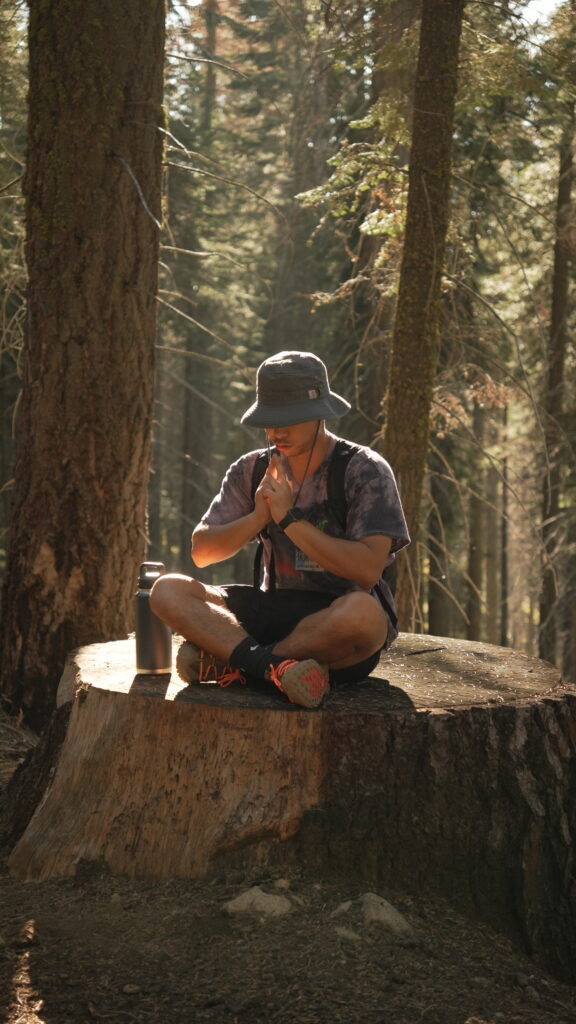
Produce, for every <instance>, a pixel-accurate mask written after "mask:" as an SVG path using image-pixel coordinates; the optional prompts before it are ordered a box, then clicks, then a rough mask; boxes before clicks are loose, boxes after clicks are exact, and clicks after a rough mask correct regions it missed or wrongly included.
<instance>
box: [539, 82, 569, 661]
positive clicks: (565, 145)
mask: <svg viewBox="0 0 576 1024" xmlns="http://www.w3.org/2000/svg"><path fill="white" fill-rule="evenodd" d="M575 128H576V120H575V105H574V101H572V102H571V103H570V104H569V107H568V111H567V123H566V127H565V129H564V133H563V136H562V141H561V145H560V170H559V176H558V191H557V198H556V241H555V244H554V265H553V270H552V309H551V317H550V336H549V343H548V375H547V381H546V394H545V398H544V406H545V411H546V452H547V455H548V466H547V467H546V472H545V473H544V483H543V488H542V528H541V535H542V553H543V564H542V584H541V594H540V632H539V653H540V656H541V657H542V658H546V660H547V661H555V660H556V657H557V655H558V651H557V635H558V628H557V611H558V596H559V591H558V580H557V574H558V566H557V565H556V559H555V554H556V550H557V548H558V543H559V529H560V525H559V521H558V514H559V511H560V499H561V489H562V478H563V449H564V444H563V438H562V429H561V426H560V420H561V417H562V409H563V404H564V365H565V361H566V349H567V344H568V329H567V325H568V314H569V306H570V303H569V281H570V263H571V247H570V234H571V232H573V231H574V213H573V210H572V208H571V194H572V181H573V178H574V131H575Z"/></svg>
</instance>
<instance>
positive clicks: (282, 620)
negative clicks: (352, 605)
mask: <svg viewBox="0 0 576 1024" xmlns="http://www.w3.org/2000/svg"><path fill="white" fill-rule="evenodd" d="M215 589H216V590H218V591H219V592H220V593H221V594H222V596H223V598H224V600H225V601H226V605H227V607H228V608H229V610H230V611H231V612H232V614H233V615H234V616H235V617H236V618H237V619H238V622H239V623H240V625H241V626H242V628H243V629H245V630H246V632H247V633H248V635H249V636H252V637H254V639H255V640H257V641H258V643H259V644H275V643H278V641H279V640H283V639H284V637H285V636H288V634H289V633H291V632H292V630H293V629H294V628H295V627H296V626H297V625H298V623H299V622H300V621H301V619H305V618H306V616H307V615H313V614H314V612H319V611H322V609H323V608H328V607H329V605H331V604H332V602H333V601H335V600H336V598H338V597H341V596H342V595H340V594H327V593H321V592H319V591H313V590H274V591H271V592H270V593H269V592H268V591H266V590H256V589H255V588H254V587H250V586H248V585H246V584H243V583H231V584H229V585H228V586H221V587H216V588H215ZM375 600H377V599H376V598H375ZM395 635H396V633H395V631H394V630H393V627H392V624H391V623H389V625H388V637H387V639H386V644H385V645H384V646H385V647H388V646H389V645H390V643H391V642H392V640H393V639H394V636H395ZM381 649H382V650H383V649H384V648H381ZM379 660H380V650H378V651H376V652H375V653H374V654H371V655H370V657H369V658H365V659H364V661H359V662H358V663H357V664H356V665H349V666H348V667H347V668H341V669H331V671H330V682H331V683H345V682H346V683H357V682H359V681H360V680H361V679H366V677H367V676H369V675H370V673H371V672H372V670H373V669H374V668H375V667H376V665H377V664H378V662H379Z"/></svg>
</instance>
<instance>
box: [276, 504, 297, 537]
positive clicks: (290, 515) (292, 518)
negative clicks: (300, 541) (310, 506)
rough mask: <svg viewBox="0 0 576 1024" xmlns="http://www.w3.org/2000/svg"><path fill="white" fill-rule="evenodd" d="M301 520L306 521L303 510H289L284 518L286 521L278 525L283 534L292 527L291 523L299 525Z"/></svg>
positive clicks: (282, 520)
mask: <svg viewBox="0 0 576 1024" xmlns="http://www.w3.org/2000/svg"><path fill="white" fill-rule="evenodd" d="M299 519H304V513H303V511H302V509H301V508H289V509H288V511H287V513H286V515H285V516H284V519H281V520H280V522H279V523H277V524H276V525H277V526H278V529H279V530H282V532H284V530H285V529H286V527H287V526H290V523H297V522H298V520H299Z"/></svg>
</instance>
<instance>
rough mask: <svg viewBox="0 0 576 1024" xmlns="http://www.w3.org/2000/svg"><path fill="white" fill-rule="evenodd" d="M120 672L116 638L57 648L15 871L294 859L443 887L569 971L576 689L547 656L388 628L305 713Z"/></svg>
mask: <svg viewBox="0 0 576 1024" xmlns="http://www.w3.org/2000/svg"><path fill="white" fill-rule="evenodd" d="M133 672H134V645H133V641H131V640H127V641H117V642H115V643H110V644H96V645H92V646H90V647H88V648H85V649H84V650H82V651H80V652H78V653H77V654H76V655H75V656H74V657H71V658H70V659H69V661H68V664H67V669H66V672H65V674H64V676H63V678H62V682H61V686H60V690H59V700H60V701H62V705H61V707H62V708H64V707H66V706H69V705H70V702H71V703H72V711H71V715H70V723H69V727H68V731H67V734H66V738H65V740H64V743H63V745H62V746H61V748H60V753H59V756H58V759H57V761H56V767H55V771H54V773H53V775H52V779H51V781H50V782H49V784H48V788H47V789H45V791H44V793H43V795H42V799H41V800H40V801H39V803H38V807H37V809H36V811H35V813H34V814H33V816H32V818H31V820H30V821H29V823H28V824H27V827H25V830H24V831H23V834H21V837H20V838H19V841H18V842H17V843H16V845H15V847H14V849H13V851H12V854H11V857H10V867H11V870H12V871H13V872H15V873H16V874H18V875H20V876H24V877H26V878H29V879H36V880H40V879H44V878H50V877H58V876H62V875H71V874H74V873H75V872H76V870H77V869H78V867H79V866H80V865H81V864H82V863H83V862H86V861H92V862H99V863H101V864H102V865H105V866H107V867H108V869H109V870H111V871H113V872H119V873H123V874H127V875H130V876H137V877H138V876H139V877H143V876H148V877H153V878H169V877H173V876H202V875H205V874H210V873H218V872H222V871H225V872H226V871H228V869H229V868H231V867H242V868H244V869H246V868H248V869H254V868H255V867H263V866H266V867H267V866H272V865H276V866H278V865H284V866H290V865H298V866H300V867H302V866H304V867H306V868H307V869H309V870H310V871H314V872H315V873H317V874H319V875H320V877H333V876H338V875H344V876H346V877H347V878H348V880H349V879H350V877H353V878H355V879H357V880H358V881H362V882H364V883H370V884H372V885H384V886H386V885H393V886H396V887H402V888H405V889H406V890H407V891H410V892H414V893H417V892H418V891H422V892H426V893H427V894H430V893H437V894H441V895H443V896H445V897H448V898H449V899H450V900H451V901H452V903H453V904H454V905H456V906H457V907H458V909H459V910H461V911H463V912H465V913H468V914H470V915H472V916H475V917H477V918H480V919H482V920H484V921H486V922H488V923H489V924H491V925H492V926H494V927H496V928H498V929H500V930H502V931H504V932H506V933H508V934H509V935H511V936H512V937H513V938H515V939H516V941H519V942H521V943H523V944H524V945H525V946H527V947H528V949H529V950H530V951H531V952H532V953H533V954H534V955H536V956H537V957H538V958H539V959H540V960H541V961H542V962H543V963H545V964H546V965H547V966H548V967H549V968H551V969H553V970H555V971H557V972H558V973H560V974H561V975H562V976H564V977H566V978H569V979H571V980H574V979H575V977H576V972H575V968H574V965H575V963H576V957H575V954H576V924H575V921H576V916H575V913H574V912H575V910H576V906H575V900H576V886H575V878H574V843H575V841H576V786H575V785H574V780H575V774H576V759H575V747H576V691H575V690H574V688H573V687H572V688H570V687H565V686H563V685H562V684H561V682H560V678H559V674H558V671H557V670H556V669H555V668H553V667H552V666H550V665H546V664H544V663H543V662H540V661H537V660H536V659H533V658H528V657H527V656H525V655H523V654H519V653H518V652H515V651H510V650H503V649H501V648H498V647H495V646H493V645H490V644H481V643H472V642H470V641H464V640H452V639H450V640H447V639H445V638H438V637H424V636H414V635H401V636H400V638H399V639H398V641H397V643H396V645H395V647H394V648H393V649H392V651H391V652H390V653H389V654H387V655H385V656H384V658H383V659H382V661H381V663H380V666H379V668H378V671H377V676H374V677H371V678H370V679H369V680H366V681H365V682H364V683H361V684H358V685H356V686H353V687H348V688H346V687H341V688H339V689H338V690H337V691H336V692H335V693H334V694H333V695H332V696H331V697H330V699H329V701H328V702H327V703H326V704H325V705H324V706H323V707H322V709H320V710H319V711H317V712H308V711H304V710H302V709H300V708H297V707H295V706H293V705H290V704H288V703H287V701H286V699H285V698H284V697H283V696H282V695H281V694H279V693H278V692H277V691H276V690H274V688H270V687H269V686H268V687H264V686H262V687H261V688H258V689H254V688H249V687H242V686H236V685H235V686H232V687H228V688H227V689H225V690H221V689H220V688H219V687H217V686H215V685H212V686H210V685H204V686H189V687H187V686H185V685H184V684H183V683H181V682H179V681H178V680H173V679H169V680H166V679H163V680H156V681H155V680H154V679H153V678H152V677H149V676H137V677H134V675H133ZM271 689H272V692H271ZM31 761H32V759H31ZM32 769H33V770H34V775H33V779H37V778H38V768H37V765H36V766H35V765H34V764H33V763H32V767H31V770H32ZM15 781H17V782H18V785H19V786H20V787H21V788H22V787H23V788H24V789H25V787H26V768H23V770H22V771H21V773H20V775H19V778H18V780H15ZM9 797H10V794H9ZM9 805H10V806H14V807H17V806H18V801H17V800H14V799H12V801H11V803H10V804H9ZM24 826H26V823H24ZM12 831H13V832H14V829H13V830H12ZM20 831H21V832H22V828H21V829H20Z"/></svg>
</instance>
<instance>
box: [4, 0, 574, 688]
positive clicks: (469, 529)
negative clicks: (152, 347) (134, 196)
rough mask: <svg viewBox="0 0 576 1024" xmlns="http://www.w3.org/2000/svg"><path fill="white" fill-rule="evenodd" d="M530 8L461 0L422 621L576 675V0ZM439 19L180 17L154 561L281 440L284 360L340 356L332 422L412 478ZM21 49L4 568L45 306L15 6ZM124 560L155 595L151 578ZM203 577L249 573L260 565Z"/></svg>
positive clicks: (171, 33) (317, 11) (415, 590)
mask: <svg viewBox="0 0 576 1024" xmlns="http://www.w3.org/2000/svg"><path fill="white" fill-rule="evenodd" d="M530 6H531V5H527V4H524V3H522V2H518V3H509V2H503V3H502V4H492V3H478V2H474V3H469V4H467V6H466V8H465V14H464V22H463V27H462V34H461V39H460V50H459V55H458V65H459V81H458V94H457V98H456V110H455V115H454V130H453V133H452V168H451V177H450V197H451V219H450V226H449V230H448V236H447V243H446V251H445V258H444V265H443V276H442V295H441V307H440V318H441V323H440V345H439V352H438V357H437V365H436V367H435V377H434V388H433V394H432V407H431V417H430V433H429V436H428V439H427V444H428V454H427V466H426V477H425V482H424V488H423V495H422V503H421V510H420V529H419V532H418V533H417V534H416V536H415V538H414V544H413V552H414V554H413V557H412V562H411V577H410V597H411V600H410V601H409V602H408V605H409V609H410V615H409V621H405V622H404V623H403V624H402V625H403V628H404V629H415V630H421V631H428V632H430V633H432V634H435V635H445V636H456V637H467V638H469V639H472V640H486V641H489V642H494V643H500V644H503V645H511V646H515V647H517V648H520V649H521V650H525V651H527V652H528V653H530V654H540V655H541V656H542V657H544V658H546V659H547V660H550V661H554V662H556V663H557V664H558V665H559V666H560V667H561V668H562V671H563V673H564V675H565V677H566V678H567V679H571V680H574V679H576V514H575V506H576V460H575V458H574V446H575V443H576V416H575V404H576V364H575V356H574V346H573V344H571V341H572V339H573V336H574V325H575V317H576V311H575V307H574V299H573V289H572V288H571V283H572V269H573V258H574V251H575V248H576V229H575V225H574V218H573V212H572V206H571V190H572V183H573V141H574V100H575V94H576V73H575V62H574V56H573V55H574V52H575V45H574V44H575V42H576V6H575V3H574V0H566V2H564V3H560V4H558V5H557V6H556V7H555V9H554V11H553V13H552V15H551V16H550V17H549V19H548V20H546V21H534V20H533V18H532V16H530ZM419 19H420V5H419V3H417V2H416V0H414V2H412V0H411V2H395V0H376V2H374V3H368V4H367V3H364V2H361V3H351V4H343V3H339V2H337V0H334V2H332V0H323V2H313V0H285V2H282V3H279V2H274V0H251V2H250V0H246V2H244V0H240V2H236V3H233V2H227V0H202V2H197V3H188V4H187V3H171V4H170V5H169V9H168V16H167V23H166V32H167V40H166V59H165V68H164V106H165V121H164V127H163V128H162V135H163V143H164V148H163V163H162V173H163V183H162V194H163V206H162V211H161V217H162V232H161V239H160V281H159V291H158V327H157V342H156V360H157V361H156V382H155V406H154V410H155V411H154V429H153V458H152V472H151V476H150V486H149V494H148V509H149V519H148V557H149V558H153V559H159V560H162V561H164V562H165V564H166V565H167V567H168V568H169V569H171V570H181V571H188V570H189V567H190V556H189V550H190V534H191V531H192V529H193V527H194V525H195V523H196V522H197V521H198V519H199V518H200V516H201V514H202V513H203V512H204V510H205V509H206V507H207V505H208V504H209V502H210V500H211V498H212V496H213V494H214V493H215V492H216V491H217V489H218V487H219V483H220V480H221V477H222V475H223V472H224V470H225V469H226V467H227V465H228V464H229V463H230V462H231V461H232V460H233V459H234V458H236V457H238V456H239V455H240V454H241V453H242V452H244V451H246V450H248V449H251V448H254V447H259V446H260V445H261V443H262V438H261V437H260V436H259V434H258V433H257V432H254V431H252V430H250V429H246V428H244V427H242V426H239V418H240V415H241V414H242V412H243V411H244V409H245V408H246V407H247V406H248V404H249V403H250V401H251V399H252V394H253V387H254V374H255V368H256V367H257V366H258V364H259V363H260V361H261V360H262V359H263V358H265V357H266V356H267V355H270V354H271V353H273V352H276V351H279V350H281V349H290V348H300V349H307V350H311V351H314V352H316V353H318V354H319V355H320V356H322V357H323V358H324V359H325V361H326V362H327V364H328V367H329V371H330V376H331V382H332V386H333V387H334V388H335V389H336V390H337V391H339V392H340V393H341V394H343V395H345V396H347V397H348V398H349V400H350V401H351V403H352V405H353V412H352V413H350V414H349V415H348V416H347V418H346V420H345V421H343V422H342V423H341V424H338V425H336V429H337V431H338V432H341V433H343V434H344V435H345V436H347V437H349V438H351V439H352V440H355V441H358V442H361V443H364V444H370V445H372V446H374V447H375V448H376V449H379V450H381V451H383V452H384V454H386V456H387V457H388V458H389V460H390V461H391V463H392V465H393V467H395V461H396V460H395V455H396V456H397V458H400V456H401V455H402V457H404V458H406V457H408V458H409V453H408V454H406V453H404V452H402V453H400V452H398V451H397V452H396V453H395V451H391V450H389V446H388V447H387V445H386V430H387V426H388V427H389V422H388V421H387V416H388V415H389V408H390V402H389V401H387V395H389V394H390V392H389V389H388V387H387V382H388V381H389V374H390V363H391V353H392V344H393V337H394V326H395V316H396V298H397V295H398V285H399V277H400V270H401V263H402V257H403V251H404V238H405V222H406V203H407V193H408V181H409V168H410V158H411V139H412V136H411V133H412V126H413V110H412V100H413V86H414V77H415V67H416V61H417V58H418V46H419ZM0 33H1V42H2V47H1V51H0V53H1V55H0V110H1V114H0V116H1V121H0V146H1V151H0V175H1V178H0V199H1V200H2V202H1V205H0V274H1V279H2V280H1V284H2V306H1V314H2V340H1V349H0V415H1V423H2V427H1V435H0V531H1V534H0V571H1V572H4V570H5V567H6V558H7V555H6V552H7V550H8V537H9V530H10V504H11V491H12V477H13V464H14V458H15V439H16V433H17V431H16V424H17V423H18V408H19V401H20V398H19V395H20V390H21V370H20V367H21V360H22V347H23V336H24V332H25V322H26V315H27V305H26V303H27V299H26V295H27V274H26V261H25V218H24V210H23V199H22V194H21V187H20V186H21V182H22V179H23V174H24V165H25V156H26V140H27V106H26V94H27V88H28V83H27V74H28V55H27V26H26V9H25V7H24V6H23V5H20V4H13V5H7V6H6V5H5V6H3V7H2V9H1V10H0ZM141 198H142V202H143V203H144V198H143V197H141ZM147 213H148V214H149V215H150V217H152V216H153V214H152V211H150V210H148V211H147ZM413 369H415V372H416V375H417V374H418V370H419V368H418V364H417V362H416V364H415V365H414V367H413ZM71 380H72V378H71ZM71 386H72V385H71ZM396 428H397V431H399V432H400V436H401V428H402V424H401V423H400V424H398V423H397V424H396ZM47 472H49V467H47ZM117 568H118V570H119V571H121V572H123V573H126V572H128V573H129V572H130V571H132V572H133V579H131V580H130V581H129V585H130V586H131V587H133V588H134V587H135V582H136V573H137V564H134V565H132V566H130V565H129V564H128V563H125V564H122V565H120V566H118V567H117ZM199 574H200V575H201V577H202V578H204V579H206V580H208V581H213V582H223V581H226V580H230V579H233V580H235V581H249V580H250V578H251V552H249V551H247V552H244V553H242V555H241V556H240V557H238V558H237V559H236V560H235V561H234V564H224V565H221V566H216V567H213V568H211V569H209V570H202V571H201V573H199ZM91 639H105V637H100V636H94V637H92V638H91Z"/></svg>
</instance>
